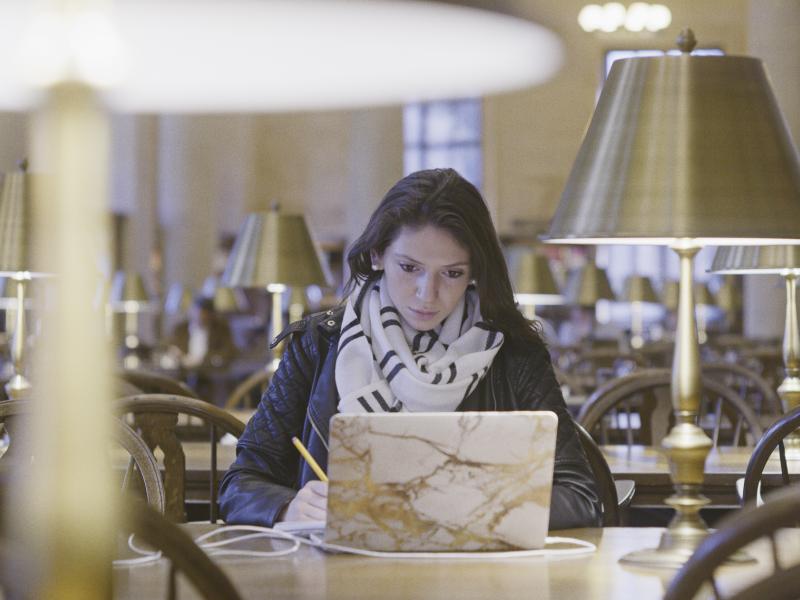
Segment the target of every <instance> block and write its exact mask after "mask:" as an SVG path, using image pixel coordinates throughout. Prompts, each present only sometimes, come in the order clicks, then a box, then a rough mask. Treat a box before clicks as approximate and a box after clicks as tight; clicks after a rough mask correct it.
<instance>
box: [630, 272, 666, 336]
mask: <svg viewBox="0 0 800 600" xmlns="http://www.w3.org/2000/svg"><path fill="white" fill-rule="evenodd" d="M624 298H625V301H626V302H630V304H631V348H637V349H638V348H641V347H642V346H644V317H643V315H642V304H643V303H645V302H648V303H656V302H658V297H657V296H656V292H655V290H653V284H652V283H651V282H650V278H649V277H646V276H644V275H631V276H630V277H628V279H626V280H625V295H624Z"/></svg>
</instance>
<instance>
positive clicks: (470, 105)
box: [403, 98, 483, 189]
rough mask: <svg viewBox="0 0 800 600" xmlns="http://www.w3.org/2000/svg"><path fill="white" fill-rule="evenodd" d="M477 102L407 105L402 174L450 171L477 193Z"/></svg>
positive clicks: (480, 170)
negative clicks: (435, 170)
mask: <svg viewBox="0 0 800 600" xmlns="http://www.w3.org/2000/svg"><path fill="white" fill-rule="evenodd" d="M481 113H482V106H481V100H480V99H479V98H469V99H462V100H439V101H434V102H418V103H414V104H408V105H406V107H405V109H404V111H403V139H404V149H405V151H404V160H403V162H404V171H405V174H406V175H407V174H408V173H412V172H414V171H418V170H420V169H432V168H436V167H451V168H453V169H455V170H456V171H458V172H459V173H461V175H463V176H464V178H465V179H467V180H469V181H470V182H472V183H473V184H474V185H475V186H476V187H477V188H478V189H480V188H481V185H482V183H483V156H482V148H481Z"/></svg>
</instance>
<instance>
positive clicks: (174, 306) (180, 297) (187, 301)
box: [164, 283, 192, 316]
mask: <svg viewBox="0 0 800 600" xmlns="http://www.w3.org/2000/svg"><path fill="white" fill-rule="evenodd" d="M191 305H192V292H191V291H190V290H189V288H187V287H186V286H185V285H183V284H182V283H173V284H172V285H170V286H169V289H168V290H167V295H166V297H165V298H164V314H167V315H180V316H183V315H186V313H188V312H189V307H190V306H191Z"/></svg>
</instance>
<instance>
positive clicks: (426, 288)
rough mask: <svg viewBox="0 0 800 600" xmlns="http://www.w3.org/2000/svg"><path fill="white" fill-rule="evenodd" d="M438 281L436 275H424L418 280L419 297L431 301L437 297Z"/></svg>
mask: <svg viewBox="0 0 800 600" xmlns="http://www.w3.org/2000/svg"><path fill="white" fill-rule="evenodd" d="M437 287H438V285H437V281H436V276H435V275H430V274H428V275H422V276H421V277H420V278H419V279H418V280H417V298H419V299H420V300H424V301H425V302H430V301H433V300H435V299H436V294H437V291H438V290H437Z"/></svg>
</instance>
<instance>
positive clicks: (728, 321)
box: [714, 246, 742, 333]
mask: <svg viewBox="0 0 800 600" xmlns="http://www.w3.org/2000/svg"><path fill="white" fill-rule="evenodd" d="M722 247H723V248H725V247H727V246H722ZM714 300H716V303H717V306H718V307H719V308H721V309H722V310H723V311H724V312H725V328H726V330H727V331H728V332H733V333H741V331H742V290H741V288H740V287H739V286H738V285H737V283H736V281H735V276H734V275H726V276H725V277H724V278H723V281H722V285H721V286H720V287H719V289H718V290H717V294H716V296H714Z"/></svg>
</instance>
